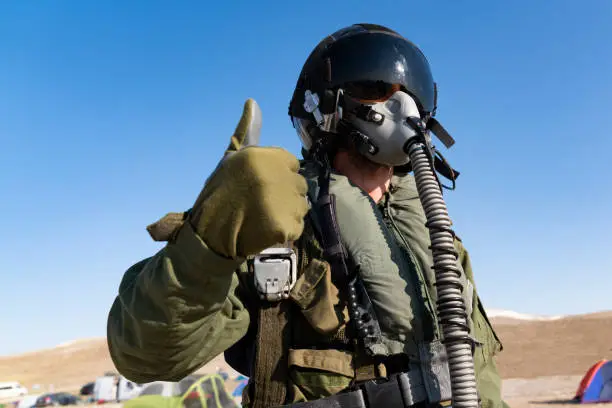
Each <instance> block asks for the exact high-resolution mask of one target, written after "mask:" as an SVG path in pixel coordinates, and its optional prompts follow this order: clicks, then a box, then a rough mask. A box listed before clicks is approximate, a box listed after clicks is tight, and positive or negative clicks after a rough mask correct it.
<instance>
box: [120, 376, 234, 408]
mask: <svg viewBox="0 0 612 408" xmlns="http://www.w3.org/2000/svg"><path fill="white" fill-rule="evenodd" d="M123 407H124V408H238V404H237V403H236V402H235V401H234V400H233V399H232V397H231V396H230V395H229V393H228V392H227V390H226V389H225V384H224V381H223V378H222V377H221V376H220V375H218V374H212V375H204V376H196V375H190V376H188V377H185V378H184V379H182V380H181V381H179V382H163V381H158V382H154V383H150V384H147V385H145V386H144V387H143V389H142V391H141V392H140V395H139V396H138V397H136V398H133V399H131V400H128V401H125V402H124V403H123Z"/></svg>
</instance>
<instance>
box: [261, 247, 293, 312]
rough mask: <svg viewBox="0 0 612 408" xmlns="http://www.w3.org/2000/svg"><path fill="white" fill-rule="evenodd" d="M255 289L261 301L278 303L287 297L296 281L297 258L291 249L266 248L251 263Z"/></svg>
mask: <svg viewBox="0 0 612 408" xmlns="http://www.w3.org/2000/svg"><path fill="white" fill-rule="evenodd" d="M252 265H253V275H254V277H255V287H256V288H257V292H258V293H259V296H260V298H261V299H265V300H267V301H268V302H278V301H279V300H282V299H287V298H288V297H289V292H290V291H291V289H293V286H294V285H295V281H296V280H297V256H296V254H295V251H294V250H293V249H291V248H286V247H285V248H282V247H281V248H277V247H273V248H268V249H264V250H263V251H261V252H260V253H259V254H257V255H255V257H254V258H253V261H252Z"/></svg>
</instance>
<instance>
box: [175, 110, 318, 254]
mask: <svg viewBox="0 0 612 408" xmlns="http://www.w3.org/2000/svg"><path fill="white" fill-rule="evenodd" d="M260 129H261V111H260V110H259V106H258V105H257V103H256V102H255V101H254V100H253V99H248V100H247V101H246V102H245V104H244V109H243V113H242V117H241V118H240V121H239V123H238V126H237V127H236V130H235V132H234V134H233V135H232V137H231V140H230V143H229V146H228V148H227V150H226V152H225V154H224V156H223V158H222V159H221V161H220V162H219V164H218V166H217V168H216V169H215V171H214V172H213V173H212V174H211V176H210V177H209V178H208V180H207V181H206V183H205V185H204V188H203V189H202V191H201V193H200V195H199V196H198V198H197V199H196V201H195V204H194V205H193V208H192V210H191V212H190V213H189V215H188V218H187V220H188V222H190V223H191V225H192V226H193V228H194V230H195V231H196V233H197V234H198V235H199V236H200V238H202V239H203V240H204V242H206V244H207V245H208V246H209V247H210V248H211V249H212V250H213V251H215V252H217V253H219V254H220V255H223V256H226V257H228V258H237V257H246V256H248V255H254V254H257V253H259V252H260V251H262V250H263V249H266V248H269V247H271V246H274V245H277V244H282V243H284V242H287V241H294V240H296V239H298V238H299V236H300V235H301V234H302V231H303V229H304V216H305V215H306V213H307V211H308V205H307V201H306V192H307V184H306V181H305V180H304V178H303V177H302V176H301V175H299V174H298V171H299V166H300V165H299V161H298V159H297V158H296V157H295V156H293V155H292V154H291V153H289V152H288V151H286V150H284V149H281V148H277V147H259V146H257V143H258V140H259V132H260Z"/></svg>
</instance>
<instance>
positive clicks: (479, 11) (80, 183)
mask: <svg viewBox="0 0 612 408" xmlns="http://www.w3.org/2000/svg"><path fill="white" fill-rule="evenodd" d="M611 19H612V3H610V2H609V1H606V0H600V1H597V0H589V1H583V2H577V1H563V0H539V1H537V2H533V1H526V0H521V1H513V2H485V1H472V2H454V1H432V2H416V1H406V0H403V1H399V0H398V1H382V0H379V1H376V2H371V1H359V2H355V1H340V0H339V1H334V2H329V1H308V2H291V5H289V2H281V1H277V2H274V1H260V2H246V1H235V2H227V3H226V4H222V2H214V7H213V6H210V5H208V6H207V5H205V2H197V1H178V2H170V1H153V0H151V1H144V0H140V1H138V0H133V1H130V2H122V1H119V0H115V1H105V2H101V1H100V2H93V1H90V2H82V1H76V0H74V1H68V0H64V1H51V0H40V1H37V2H3V3H2V5H0V56H1V59H2V64H0V90H1V91H0V146H1V148H0V191H1V192H2V199H1V200H0V225H1V226H2V237H3V238H2V239H1V243H2V245H1V246H0V259H1V262H2V266H1V267H2V271H3V272H2V278H3V279H2V284H1V285H0V306H1V310H2V311H3V317H2V327H3V334H2V336H0V354H10V353H15V352H21V351H26V350H31V349H36V348H39V347H46V346H53V345H55V344H57V343H60V342H63V341H67V340H71V339H74V338H80V337H89V336H104V335H105V324H106V315H107V311H108V308H109V307H110V305H111V302H112V301H113V298H114V296H115V293H116V290H117V287H118V284H119V281H120V279H121V276H122V274H123V271H124V270H125V269H126V268H127V267H128V266H130V265H131V264H132V263H134V262H136V261H138V260H139V259H141V258H143V257H146V256H148V255H150V254H152V253H153V252H155V251H156V250H157V249H158V248H160V245H159V244H157V243H154V242H152V241H151V240H150V239H149V237H148V234H147V232H146V230H145V226H146V225H147V224H149V223H150V222H152V221H154V220H156V219H157V218H158V217H159V216H161V215H163V214H164V213H166V212H168V211H180V210H183V209H186V208H188V207H189V206H191V204H192V203H193V200H194V199H195V197H196V196H197V194H198V192H199V190H200V188H201V186H202V183H203V182H204V180H205V179H206V177H207V176H208V174H209V173H210V171H211V170H212V168H213V167H214V166H215V164H216V162H217V160H218V158H219V157H220V155H221V153H222V151H223V149H224V147H225V145H226V144H227V140H228V137H229V136H230V135H231V133H232V131H233V129H234V126H235V124H236V121H237V120H238V117H239V115H240V112H241V109H242V104H243V102H244V100H245V99H246V98H248V97H253V98H255V99H256V100H257V101H258V102H259V104H260V106H261V108H262V111H263V120H264V123H263V129H262V137H261V142H262V144H267V145H277V146H282V147H285V148H287V149H288V150H290V151H292V152H294V153H296V154H297V153H298V152H299V148H300V145H299V141H298V138H297V136H296V135H295V132H294V131H293V128H292V127H291V124H290V122H289V119H288V116H287V104H288V101H289V98H290V96H291V93H292V91H293V86H294V84H295V81H296V79H297V75H298V73H299V70H300V68H301V65H302V63H303V62H304V60H305V58H306V57H307V55H308V53H309V52H310V50H311V49H312V47H314V45H315V44H316V43H317V42H318V41H319V40H320V39H322V38H323V37H324V36H325V35H327V34H328V33H330V32H333V31H334V30H336V29H338V28H340V27H343V26H346V25H349V24H352V23H356V22H373V23H378V24H383V25H388V26H390V27H392V28H394V29H395V30H397V31H399V32H401V33H402V34H404V35H405V36H406V37H408V38H410V39H412V40H413V41H414V42H415V43H417V44H418V45H419V46H420V47H421V48H422V49H423V50H424V52H425V54H426V55H427V56H428V58H429V60H430V62H431V65H432V69H433V73H434V77H435V79H436V80H437V82H438V83H439V88H440V97H439V110H438V118H439V120H441V121H442V123H444V124H445V126H446V127H447V128H448V129H449V130H450V131H451V133H452V134H453V136H454V137H455V139H456V140H457V143H456V145H455V146H454V147H453V148H452V149H451V150H449V151H448V152H445V154H446V157H447V159H448V160H449V161H451V163H452V164H453V165H454V166H455V167H456V168H457V169H459V170H460V171H461V173H462V174H461V177H460V179H459V182H458V188H457V190H456V191H454V192H450V193H448V194H447V195H446V197H447V203H448V206H449V212H450V214H451V217H452V218H453V220H454V223H455V226H456V230H457V232H458V234H459V235H460V236H461V237H462V238H463V240H464V242H465V244H466V246H467V247H468V249H469V250H470V252H471V255H472V258H473V265H474V268H475V273H476V276H477V285H478V288H479V290H480V292H481V297H482V298H483V300H484V302H485V303H486V305H487V306H488V307H490V308H502V309H512V310H516V311H519V312H525V313H541V314H565V313H582V312H592V311H597V310H602V309H610V308H611V307H612V301H610V300H609V299H610V294H609V291H610V286H611V283H612V277H611V273H612V251H611V250H610V248H612V239H611V238H610V232H609V231H610V230H611V229H612V221H611V219H612V218H611V217H610V215H609V211H610V209H611V208H612V193H610V189H609V188H608V187H609V186H610V182H609V180H610V176H611V175H610V174H608V172H609V171H610V168H611V167H610V165H609V164H610V159H609V155H610V154H611V153H612V152H611V151H612V137H611V136H610V134H611V131H612V114H611V112H612V99H611V95H612V75H611V74H610V73H612V48H611V47H610V40H611V39H612V26H610V23H609V22H610V21H611Z"/></svg>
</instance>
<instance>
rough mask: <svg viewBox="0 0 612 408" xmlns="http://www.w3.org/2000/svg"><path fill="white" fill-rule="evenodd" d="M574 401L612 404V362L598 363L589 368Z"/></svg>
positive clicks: (603, 361) (602, 361)
mask: <svg viewBox="0 0 612 408" xmlns="http://www.w3.org/2000/svg"><path fill="white" fill-rule="evenodd" d="M574 399H575V400H577V401H579V402H582V403H589V402H612V360H611V361H609V360H601V361H598V362H597V363H595V364H593V366H591V368H589V370H588V371H587V373H586V374H585V375H584V377H583V378H582V381H580V385H579V386H578V391H576V396H575V397H574Z"/></svg>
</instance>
